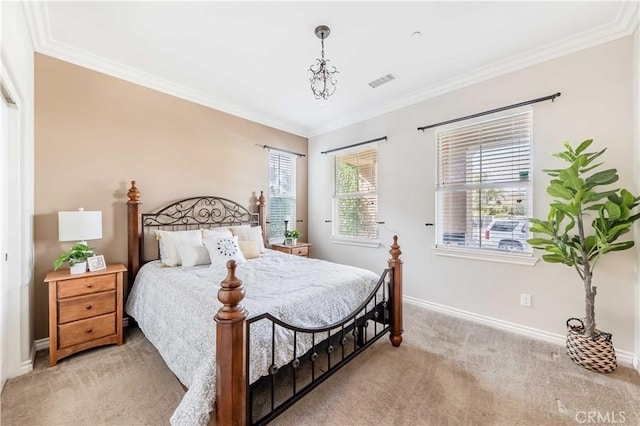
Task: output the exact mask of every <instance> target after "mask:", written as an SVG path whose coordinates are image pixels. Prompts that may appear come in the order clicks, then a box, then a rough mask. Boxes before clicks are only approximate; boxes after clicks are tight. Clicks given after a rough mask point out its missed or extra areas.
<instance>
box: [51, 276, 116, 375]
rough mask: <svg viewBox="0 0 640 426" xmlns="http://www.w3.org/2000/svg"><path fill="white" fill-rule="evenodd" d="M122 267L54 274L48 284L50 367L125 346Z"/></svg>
mask: <svg viewBox="0 0 640 426" xmlns="http://www.w3.org/2000/svg"><path fill="white" fill-rule="evenodd" d="M126 270H127V268H126V267H125V266H124V265H122V264H115V265H109V266H107V268H106V269H103V270H100V271H95V272H86V273H84V274H74V275H71V274H70V273H69V270H68V269H66V270H60V271H51V272H49V273H48V274H47V276H46V277H45V278H44V282H46V283H49V365H50V366H52V367H53V366H54V365H56V364H57V362H58V360H59V359H62V358H64V357H67V356H69V355H72V354H74V353H76V352H79V351H83V350H85V349H89V348H93V347H96V346H101V345H108V344H111V343H115V344H118V345H122V297H123V296H122V286H123V275H124V272H125V271H126Z"/></svg>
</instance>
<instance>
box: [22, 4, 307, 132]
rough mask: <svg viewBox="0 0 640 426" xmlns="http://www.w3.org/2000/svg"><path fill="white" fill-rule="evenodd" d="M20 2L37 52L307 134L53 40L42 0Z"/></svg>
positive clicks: (247, 118)
mask: <svg viewBox="0 0 640 426" xmlns="http://www.w3.org/2000/svg"><path fill="white" fill-rule="evenodd" d="M24 5H25V12H26V13H25V15H26V16H27V23H28V25H29V32H30V33H31V38H32V40H33V43H34V50H35V51H36V52H38V53H42V54H44V55H47V56H51V57H53V58H57V59H61V60H63V61H66V62H69V63H72V64H75V65H78V66H81V67H84V68H88V69H91V70H93V71H97V72H100V73H104V74H107V75H110V76H113V77H117V78H120V79H122V80H125V81H129V82H131V83H135V84H138V85H140V86H143V87H147V88H149V89H153V90H157V91H159V92H162V93H166V94H168V95H172V96H176V97H178V98H181V99H186V100H188V101H191V102H194V103H196V104H199V105H204V106H206V107H209V108H214V109H216V110H218V111H222V112H226V113H227V114H231V115H234V116H236V117H240V118H244V119H246V120H250V121H253V122H255V123H260V124H264V125H265V126H269V127H273V128H275V129H279V130H283V131H285V132H288V133H293V134H295V135H299V136H303V137H304V136H305V135H306V134H307V133H308V132H307V130H308V129H306V128H303V127H300V126H298V125H296V124H294V123H290V122H285V121H282V120H278V119H274V118H273V117H272V116H269V115H267V114H264V113H260V112H257V111H253V110H252V109H251V108H249V107H247V106H243V105H237V104H234V103H232V102H228V101H226V100H224V99H222V98H218V97H215V96H211V95H208V94H205V93H204V92H200V91H198V90H194V89H192V88H190V87H187V86H183V85H181V84H177V83H174V82H173V81H170V80H167V79H165V78H162V77H158V76H156V75H154V74H151V73H148V72H145V71H142V70H139V69H136V68H132V67H128V66H126V65H122V64H120V63H118V62H115V61H112V60H110V59H106V58H103V57H101V56H98V55H94V54H93V53H90V52H87V51H84V50H81V49H76V48H75V47H72V46H69V45H67V44H64V43H61V42H59V41H56V40H54V39H53V38H52V37H51V28H50V25H49V15H48V13H47V5H46V2H25V3H24Z"/></svg>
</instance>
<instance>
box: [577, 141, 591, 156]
mask: <svg viewBox="0 0 640 426" xmlns="http://www.w3.org/2000/svg"><path fill="white" fill-rule="evenodd" d="M592 143H593V139H587V140H586V141H584V142H582V143H581V144H580V145H578V147H577V148H576V151H575V153H576V155H580V154H581V153H582V151H584V150H585V149H587V148H589V146H591V144H592Z"/></svg>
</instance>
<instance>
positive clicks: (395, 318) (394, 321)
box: [389, 235, 404, 347]
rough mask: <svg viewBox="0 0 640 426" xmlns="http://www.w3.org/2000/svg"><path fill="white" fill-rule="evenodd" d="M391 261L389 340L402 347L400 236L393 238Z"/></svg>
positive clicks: (390, 251)
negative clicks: (391, 285) (391, 283)
mask: <svg viewBox="0 0 640 426" xmlns="http://www.w3.org/2000/svg"><path fill="white" fill-rule="evenodd" d="M389 254H390V255H391V259H389V267H390V268H393V290H392V291H393V293H392V295H391V297H392V299H391V303H392V309H393V312H392V314H391V315H392V316H391V333H390V334H389V340H391V344H392V345H393V346H396V347H397V346H400V343H402V332H403V331H404V330H403V329H402V260H400V255H401V254H402V252H401V251H400V246H399V245H398V236H397V235H394V236H393V244H392V245H391V249H390V250H389Z"/></svg>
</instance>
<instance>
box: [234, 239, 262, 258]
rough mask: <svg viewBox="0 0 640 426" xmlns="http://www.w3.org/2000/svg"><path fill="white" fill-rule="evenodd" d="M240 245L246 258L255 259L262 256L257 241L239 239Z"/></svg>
mask: <svg viewBox="0 0 640 426" xmlns="http://www.w3.org/2000/svg"><path fill="white" fill-rule="evenodd" d="M238 247H240V251H241V252H242V255H243V256H244V258H245V259H247V260H249V259H255V258H258V257H260V250H258V245H257V244H256V242H255V241H242V240H239V241H238Z"/></svg>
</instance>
